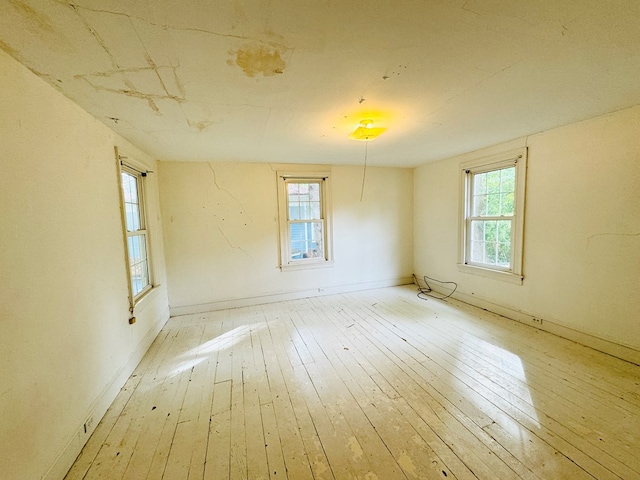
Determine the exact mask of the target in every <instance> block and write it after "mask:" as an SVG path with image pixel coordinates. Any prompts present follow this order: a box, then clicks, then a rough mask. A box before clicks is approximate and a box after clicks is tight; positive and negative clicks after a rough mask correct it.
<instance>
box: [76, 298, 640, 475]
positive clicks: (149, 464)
mask: <svg viewBox="0 0 640 480" xmlns="http://www.w3.org/2000/svg"><path fill="white" fill-rule="evenodd" d="M415 293H416V292H415V289H414V288H413V287H410V286H407V287H396V288H387V289H379V290H370V291H363V292H354V293H348V294H343V295H332V296H326V297H315V298H309V299H301V300H294V301H289V302H281V303H275V304H267V305H257V306H250V307H243V308H237V309H230V310H221V311H217V312H211V313H204V314H197V315H185V316H182V317H176V318H172V319H171V320H169V322H168V323H167V325H166V326H165V328H164V329H163V330H162V332H161V333H160V334H159V335H158V337H157V338H156V340H155V342H154V343H153V345H152V346H151V347H150V349H149V351H148V353H147V355H146V356H145V358H144V359H143V360H142V362H141V363H140V365H139V366H138V367H137V368H136V370H135V372H134V374H133V375H132V376H131V378H130V379H129V380H128V381H127V382H126V384H125V386H124V387H123V389H122V390H121V392H120V394H119V395H118V397H117V398H116V400H115V401H114V403H113V405H112V406H111V407H110V409H109V410H108V412H107V413H106V415H105V416H104V418H103V419H102V421H101V422H100V424H99V425H98V427H97V428H96V430H95V432H94V434H93V435H92V437H91V438H90V439H89V441H88V443H87V444H86V446H85V448H84V449H83V451H82V453H81V454H80V456H79V457H78V459H77V461H76V463H75V464H74V465H73V466H72V468H71V469H70V471H69V473H68V474H67V476H66V478H67V479H68V480H80V479H87V480H88V479H109V480H124V479H136V480H145V479H146V480H163V479H164V480H181V479H185V480H188V479H190V480H194V479H198V480H221V479H265V480H266V479H290V480H343V479H344V480H355V479H362V480H376V479H378V480H383V479H384V480H395V479H398V480H405V479H407V480H408V479H448V480H449V479H460V480H473V479H487V480H489V479H496V478H498V479H501V478H504V479H527V480H536V479H539V480H543V479H548V478H554V479H581V478H584V479H593V478H596V479H612V480H615V479H631V478H640V456H638V455H637V452H638V451H640V367H639V366H637V365H632V364H630V363H627V362H624V361H622V360H619V359H616V358H613V357H611V356H608V355H605V354H602V353H600V352H597V351H595V350H591V349H589V348H586V347H584V346H581V345H578V344H576V343H573V342H570V341H567V340H564V339H561V338H559V337H557V336H554V335H551V334H548V333H545V332H542V331H540V330H536V329H533V328H530V327H528V326H526V325H522V324H519V323H517V322H513V321H511V320H508V319H505V318H504V317H500V316H498V315H493V314H490V313H488V312H485V311H482V310H479V309H475V308H473V307H470V306H468V305H464V304H460V303H459V302H456V301H453V300H451V299H449V301H447V302H444V301H440V300H435V299H428V300H426V301H425V300H421V299H418V298H417V296H416V294H415Z"/></svg>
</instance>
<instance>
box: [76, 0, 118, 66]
mask: <svg viewBox="0 0 640 480" xmlns="http://www.w3.org/2000/svg"><path fill="white" fill-rule="evenodd" d="M66 5H67V6H69V7H71V9H72V10H73V11H74V12H75V14H76V16H77V17H78V18H79V19H80V21H81V22H82V24H83V25H84V26H85V27H86V29H87V30H89V33H90V34H91V35H92V36H93V38H95V39H96V41H97V42H98V44H99V45H100V47H102V49H103V50H104V51H105V53H106V54H107V56H108V57H109V60H111V64H112V65H113V66H114V67H115V68H116V69H119V68H120V65H119V64H118V62H117V60H116V57H115V56H114V55H113V54H112V53H111V51H110V50H109V48H108V47H107V44H106V42H105V41H104V39H103V38H102V37H101V36H100V35H99V34H98V32H96V31H95V30H94V29H93V27H91V25H89V22H88V21H87V19H86V18H84V17H83V16H82V14H81V13H80V12H79V11H78V9H77V8H76V7H77V5H74V4H71V3H68V4H66Z"/></svg>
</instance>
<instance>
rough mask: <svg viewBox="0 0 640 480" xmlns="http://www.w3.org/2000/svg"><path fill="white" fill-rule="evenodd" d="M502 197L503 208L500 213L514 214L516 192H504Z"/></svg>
mask: <svg viewBox="0 0 640 480" xmlns="http://www.w3.org/2000/svg"><path fill="white" fill-rule="evenodd" d="M501 196H502V199H501V204H502V206H501V208H500V213H501V215H513V212H514V201H513V199H514V193H513V192H510V193H502V194H501Z"/></svg>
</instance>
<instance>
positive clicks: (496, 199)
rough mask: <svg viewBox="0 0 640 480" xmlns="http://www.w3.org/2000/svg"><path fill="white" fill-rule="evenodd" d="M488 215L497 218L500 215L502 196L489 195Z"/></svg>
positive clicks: (496, 194) (497, 194)
mask: <svg viewBox="0 0 640 480" xmlns="http://www.w3.org/2000/svg"><path fill="white" fill-rule="evenodd" d="M486 215H488V216H492V217H497V216H498V215H500V194H499V193H492V194H490V195H487V210H486Z"/></svg>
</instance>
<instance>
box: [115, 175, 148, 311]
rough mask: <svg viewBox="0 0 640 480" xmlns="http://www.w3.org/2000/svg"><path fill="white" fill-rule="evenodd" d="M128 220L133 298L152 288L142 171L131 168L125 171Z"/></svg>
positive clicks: (129, 265) (128, 247) (128, 245)
mask: <svg viewBox="0 0 640 480" xmlns="http://www.w3.org/2000/svg"><path fill="white" fill-rule="evenodd" d="M121 183H122V198H123V204H124V223H125V230H126V236H127V243H126V245H127V258H128V269H129V282H130V288H131V295H132V297H133V299H137V298H139V297H140V296H141V295H142V294H143V293H145V292H146V291H147V290H148V289H150V288H151V275H150V266H149V254H148V252H149V248H148V244H149V238H148V232H147V228H146V221H145V215H144V198H143V194H142V188H141V187H142V174H141V173H139V172H136V171H135V170H132V169H129V168H127V167H124V166H123V167H122V170H121Z"/></svg>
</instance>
